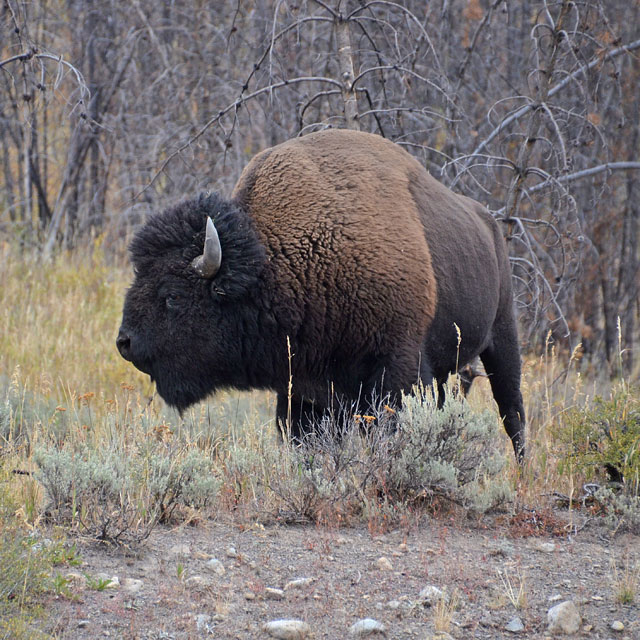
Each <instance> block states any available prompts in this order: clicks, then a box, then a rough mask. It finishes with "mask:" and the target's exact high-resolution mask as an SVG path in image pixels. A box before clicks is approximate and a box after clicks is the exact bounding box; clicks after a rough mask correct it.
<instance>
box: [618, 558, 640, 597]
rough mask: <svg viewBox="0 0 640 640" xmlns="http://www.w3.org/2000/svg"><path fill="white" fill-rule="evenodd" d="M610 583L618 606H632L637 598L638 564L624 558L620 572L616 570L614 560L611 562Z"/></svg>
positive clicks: (639, 573) (639, 564) (639, 577)
mask: <svg viewBox="0 0 640 640" xmlns="http://www.w3.org/2000/svg"><path fill="white" fill-rule="evenodd" d="M611 568H612V574H613V575H612V583H613V586H614V592H615V600H616V602H619V603H620V604H632V603H633V602H634V601H635V599H636V598H637V596H638V585H639V584H640V563H638V562H635V564H634V562H633V560H631V559H630V558H629V556H627V557H626V559H625V563H624V567H623V569H622V571H619V570H618V567H617V564H616V561H615V558H612V560H611Z"/></svg>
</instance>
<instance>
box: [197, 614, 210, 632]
mask: <svg viewBox="0 0 640 640" xmlns="http://www.w3.org/2000/svg"><path fill="white" fill-rule="evenodd" d="M210 622H211V616H210V615H207V614H206V613H199V614H198V615H197V616H196V628H197V629H198V631H206V630H207V627H208V625H209V623H210Z"/></svg>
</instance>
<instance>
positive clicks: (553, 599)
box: [549, 593, 562, 602]
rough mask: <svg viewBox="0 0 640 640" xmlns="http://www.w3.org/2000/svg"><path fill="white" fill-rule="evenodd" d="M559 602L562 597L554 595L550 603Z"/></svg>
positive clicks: (557, 594)
mask: <svg viewBox="0 0 640 640" xmlns="http://www.w3.org/2000/svg"><path fill="white" fill-rule="evenodd" d="M558 600H562V596H561V595H560V594H559V593H554V594H553V595H552V596H549V602H558Z"/></svg>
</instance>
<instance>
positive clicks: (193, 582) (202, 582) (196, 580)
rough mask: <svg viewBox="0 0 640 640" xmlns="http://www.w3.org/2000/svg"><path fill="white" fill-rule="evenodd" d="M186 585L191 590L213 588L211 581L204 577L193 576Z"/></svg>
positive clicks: (187, 580)
mask: <svg viewBox="0 0 640 640" xmlns="http://www.w3.org/2000/svg"><path fill="white" fill-rule="evenodd" d="M184 584H185V586H186V587H188V588H189V589H206V588H207V587H210V586H211V580H209V579H208V578H203V577H202V576H191V577H190V578H187V579H186V580H185V581H184Z"/></svg>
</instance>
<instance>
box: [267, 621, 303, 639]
mask: <svg viewBox="0 0 640 640" xmlns="http://www.w3.org/2000/svg"><path fill="white" fill-rule="evenodd" d="M262 628H263V629H264V631H266V632H267V633H268V634H269V635H270V636H271V637H272V638H278V640H304V638H308V637H309V635H310V634H311V628H310V627H309V625H308V624H307V623H306V622H302V620H272V621H271V622H267V624H265V625H264V627H262Z"/></svg>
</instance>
